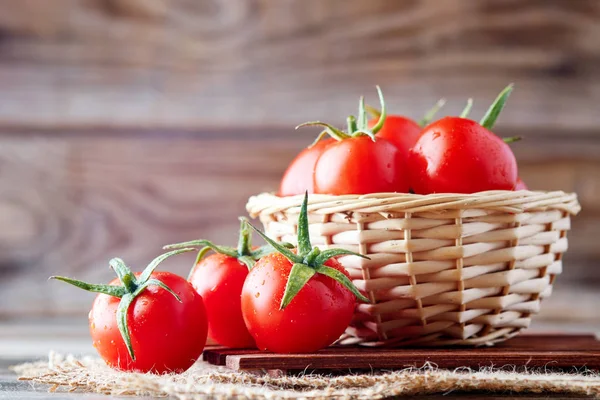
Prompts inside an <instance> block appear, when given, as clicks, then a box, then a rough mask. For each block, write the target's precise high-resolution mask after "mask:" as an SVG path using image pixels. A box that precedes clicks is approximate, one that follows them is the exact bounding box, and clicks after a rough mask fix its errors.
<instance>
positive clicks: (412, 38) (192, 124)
mask: <svg viewBox="0 0 600 400" xmlns="http://www.w3.org/2000/svg"><path fill="white" fill-rule="evenodd" d="M509 82H515V84H516V90H515V92H514V94H513V96H512V97H511V99H510V101H509V104H508V107H507V108H506V109H505V111H504V113H503V115H502V116H501V118H500V120H499V123H498V133H499V134H501V135H522V136H524V137H525V138H526V139H525V140H524V141H523V142H520V143H518V144H515V145H513V148H514V150H515V153H516V154H517V157H518V159H519V161H520V171H521V172H520V173H521V175H522V177H523V178H524V179H525V181H527V183H528V184H529V185H530V186H531V187H533V188H536V189H562V190H565V191H576V192H577V193H578V194H579V195H580V198H581V202H582V206H583V212H582V213H581V214H580V216H578V217H577V218H575V220H574V222H573V231H572V232H571V234H570V249H569V253H568V254H567V257H566V264H565V273H564V275H565V276H564V277H561V279H560V280H559V285H562V286H561V288H564V289H561V290H573V291H574V290H578V289H576V288H579V287H580V285H588V286H590V285H596V286H595V287H598V285H600V268H599V266H598V259H599V257H600V246H598V244H597V243H596V242H597V238H598V237H600V205H599V202H598V199H599V198H600V157H599V154H600V128H598V127H599V126H600V112H598V107H599V104H600V1H598V0H562V1H561V0H554V1H548V0H539V1H536V0H528V1H521V0H479V1H471V0H443V1H440V0H406V1H393V0H389V1H385V0H381V1H373V0H372V1H360V0H356V1H348V0H346V1H342V0H339V1H322V0H309V1H307V0H289V1H275V0H272V1H267V0H262V1H259V0H255V1H245V0H239V1H234V0H213V1H204V0H202V1H200V0H178V1H172V2H168V1H166V0H53V1H44V0H20V1H15V0H0V226H1V227H2V228H1V229H0V317H10V316H13V315H33V316H35V315H41V314H45V315H55V314H69V313H77V314H79V313H82V312H84V311H85V310H86V309H87V307H88V305H89V297H88V296H87V295H85V294H82V293H79V292H78V291H77V290H75V289H72V288H68V287H65V286H64V285H61V284H59V283H57V282H46V278H47V277H48V276H49V275H51V274H56V273H60V274H65V275H70V276H75V277H78V278H83V279H88V280H92V281H105V280H108V279H109V278H110V277H111V272H110V270H109V269H108V265H107V261H108V260H109V258H111V257H113V256H121V257H122V258H124V259H125V261H127V262H128V263H129V264H131V265H132V266H135V267H137V268H142V267H143V266H144V265H145V263H146V262H148V261H149V260H150V259H151V258H153V257H154V256H155V255H157V254H159V252H160V251H161V250H160V247H161V245H163V244H165V243H169V242H176V241H181V240H187V239H193V238H197V237H204V238H210V239H213V240H215V241H217V242H222V243H227V242H231V241H234V240H235V235H236V230H237V225H238V222H237V219H236V216H238V215H241V214H244V204H245V201H246V199H247V197H248V196H249V195H251V194H254V193H258V192H261V191H265V190H271V189H274V188H275V187H276V185H277V181H278V179H279V177H280V175H281V173H282V171H283V170H284V168H285V166H286V165H287V163H288V162H289V160H290V159H291V158H292V157H293V155H294V154H295V153H296V152H297V151H298V150H299V149H300V148H302V146H305V145H306V144H307V143H309V142H310V141H311V140H312V138H313V137H314V136H313V134H314V133H316V132H311V131H310V130H308V131H298V132H296V131H294V130H293V127H294V126H295V125H297V124H298V123H300V122H303V121H307V120H316V119H321V120H327V121H332V122H336V123H340V122H342V121H343V120H344V118H345V116H346V115H348V114H349V113H353V112H355V108H356V106H357V100H358V97H359V95H360V94H365V95H367V96H368V100H369V101H370V102H371V103H375V102H376V97H375V92H374V85H375V84H379V85H381V86H382V88H383V91H384V94H385V96H386V99H387V102H388V104H389V107H390V108H391V110H392V111H394V112H397V113H403V114H406V115H409V116H412V117H415V118H418V117H420V116H421V115H422V113H423V112H424V110H426V109H427V108H429V107H430V106H431V105H432V104H433V103H434V102H435V101H436V100H437V99H438V98H440V97H442V96H443V97H446V98H447V99H448V101H449V104H448V106H447V108H446V109H445V113H450V114H452V113H458V112H459V110H461V109H462V108H463V106H464V103H465V101H466V99H467V97H474V99H475V106H474V109H473V112H472V115H473V116H474V117H479V116H480V115H482V114H483V112H484V110H485V109H486V108H487V106H488V105H489V103H490V102H491V101H492V99H493V98H494V97H495V96H496V94H497V93H498V92H499V91H500V90H501V89H502V88H503V87H504V86H505V85H506V84H507V83H509ZM192 259H193V258H192V257H191V256H190V257H188V258H185V256H182V257H181V258H180V259H179V260H171V261H169V262H168V266H167V267H168V268H172V269H173V270H175V271H177V272H179V273H182V274H184V273H185V271H186V270H187V268H188V267H189V264H190V263H191V262H192ZM592 287H593V286H592ZM568 288H572V289H568ZM16 299H19V300H18V301H17V300H16Z"/></svg>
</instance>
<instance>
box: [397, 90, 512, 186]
mask: <svg viewBox="0 0 600 400" xmlns="http://www.w3.org/2000/svg"><path fill="white" fill-rule="evenodd" d="M511 91H512V85H509V86H508V87H506V88H505V89H504V90H503V91H502V92H501V93H500V95H498V97H497V98H496V101H495V102H494V103H493V104H492V106H491V107H490V109H489V110H488V112H487V113H486V115H485V116H484V117H483V119H482V120H481V122H480V123H477V122H475V121H472V120H470V119H466V118H463V117H465V116H466V114H468V112H469V110H470V109H471V105H472V101H471V100H469V103H468V104H467V108H466V109H465V111H463V114H462V116H461V117H445V118H442V119H440V120H438V121H436V122H434V123H432V124H429V125H428V126H426V127H425V128H424V129H423V132H421V135H420V136H419V139H418V140H417V143H416V144H415V146H414V147H413V148H412V149H411V150H410V152H409V157H408V164H409V165H408V171H409V174H410V186H411V189H412V190H414V192H415V193H417V194H430V193H475V192H482V191H486V190H513V188H514V187H515V184H516V183H517V162H516V160H515V156H514V154H513V152H512V150H511V149H510V147H509V146H508V145H507V144H506V143H505V140H506V141H513V140H515V138H508V139H504V140H503V139H501V138H499V137H498V136H496V135H494V134H493V133H492V132H491V131H489V129H491V127H492V126H493V125H494V123H495V121H496V118H497V117H498V115H499V114H500V111H501V110H502V108H503V107H504V104H505V102H506V99H507V98H508V95H509V94H510V92H511Z"/></svg>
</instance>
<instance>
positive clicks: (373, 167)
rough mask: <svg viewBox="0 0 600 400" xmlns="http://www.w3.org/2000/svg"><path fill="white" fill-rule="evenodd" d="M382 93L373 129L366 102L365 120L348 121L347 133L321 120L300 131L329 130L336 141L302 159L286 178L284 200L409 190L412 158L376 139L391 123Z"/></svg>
mask: <svg viewBox="0 0 600 400" xmlns="http://www.w3.org/2000/svg"><path fill="white" fill-rule="evenodd" d="M377 93H378V95H379V100H380V102H381V113H380V117H379V119H378V120H377V122H376V123H375V124H374V125H373V126H371V127H369V121H368V119H367V112H366V109H365V104H364V99H363V98H362V97H361V100H360V103H359V110H358V115H359V118H358V120H357V119H356V118H355V117H353V116H350V117H348V119H347V122H348V128H347V131H346V132H344V131H342V130H340V129H338V128H335V127H333V126H331V125H329V124H326V123H323V122H318V121H316V122H307V123H304V124H301V125H299V126H298V127H300V126H306V125H319V126H323V127H324V128H325V130H324V131H323V132H322V133H321V135H324V134H329V135H330V136H331V137H332V138H330V139H328V140H325V141H321V142H319V143H318V144H317V145H316V146H313V147H312V148H310V149H307V150H305V151H303V152H302V153H300V154H299V155H298V157H297V158H296V159H295V160H294V161H293V162H292V164H291V165H290V167H288V170H287V171H286V173H285V175H284V177H283V180H282V182H281V188H280V190H279V195H280V196H287V195H297V194H300V193H302V192H304V191H308V192H309V193H312V192H314V193H319V194H330V195H342V194H366V193H374V192H407V191H408V189H409V187H408V179H407V173H406V153H405V152H404V151H402V150H399V149H398V148H397V147H396V146H395V145H394V144H392V143H391V142H389V141H388V140H386V139H385V138H379V137H376V136H375V134H377V132H379V130H380V129H381V128H382V126H384V124H385V121H386V111H385V102H384V100H383V95H382V93H381V90H380V89H379V87H377ZM334 139H335V140H334ZM311 179H312V181H311Z"/></svg>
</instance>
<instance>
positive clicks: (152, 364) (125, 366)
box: [89, 272, 208, 374]
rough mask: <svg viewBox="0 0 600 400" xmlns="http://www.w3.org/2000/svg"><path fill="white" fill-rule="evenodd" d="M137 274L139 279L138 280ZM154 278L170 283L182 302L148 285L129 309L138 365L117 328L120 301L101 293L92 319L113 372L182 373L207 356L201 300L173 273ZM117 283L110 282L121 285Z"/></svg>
mask: <svg viewBox="0 0 600 400" xmlns="http://www.w3.org/2000/svg"><path fill="white" fill-rule="evenodd" d="M139 275H140V274H139V273H136V276H139ZM151 278H154V279H158V280H159V281H161V282H163V283H164V284H165V285H167V286H168V287H169V288H170V289H171V290H173V291H174V292H175V293H177V295H179V297H180V298H181V303H180V302H178V301H177V299H176V298H175V297H174V296H173V295H172V294H170V293H169V292H167V291H166V290H165V289H163V288H160V287H158V286H152V285H150V286H148V287H147V288H146V289H145V290H144V291H143V292H142V293H141V294H140V295H138V296H137V297H136V298H135V300H133V303H132V304H131V306H130V307H129V310H128V312H127V321H128V326H129V331H130V332H131V345H132V347H133V351H134V354H135V361H133V360H132V359H131V357H130V356H129V354H128V352H127V346H126V345H125V342H124V341H123V338H122V337H121V334H120V333H119V329H118V326H117V318H116V315H117V308H118V306H119V303H120V301H121V299H119V298H117V297H113V296H108V295H106V294H99V295H98V296H97V297H96V299H95V300H94V304H93V306H92V310H91V311H90V315H89V323H90V333H91V335H92V340H93V344H94V347H95V348H96V350H97V351H98V354H100V357H102V358H103V359H104V361H106V363H107V364H108V365H109V366H111V367H114V368H117V369H121V370H125V371H140V372H154V373H157V374H163V373H168V372H183V371H185V370H187V369H188V368H189V367H191V366H192V364H194V362H195V361H196V360H197V359H198V357H200V354H202V350H203V349H204V344H205V343H206V333H207V328H208V327H207V325H208V324H207V318H206V312H205V310H204V304H203V302H202V297H200V295H199V294H198V293H196V291H195V290H194V289H193V287H192V286H191V285H190V284H189V283H188V282H187V281H186V280H185V279H184V278H182V277H180V276H178V275H175V274H173V273H171V272H155V273H153V274H152V275H151ZM118 283H119V280H118V279H115V280H113V281H112V282H111V283H110V284H111V285H117V284H118Z"/></svg>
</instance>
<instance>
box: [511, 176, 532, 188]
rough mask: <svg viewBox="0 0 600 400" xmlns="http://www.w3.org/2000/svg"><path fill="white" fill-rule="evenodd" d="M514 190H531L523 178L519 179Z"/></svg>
mask: <svg viewBox="0 0 600 400" xmlns="http://www.w3.org/2000/svg"><path fill="white" fill-rule="evenodd" d="M514 190H529V188H528V187H527V185H526V184H525V182H523V180H522V179H521V178H518V179H517V183H516V184H515V189H514Z"/></svg>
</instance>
